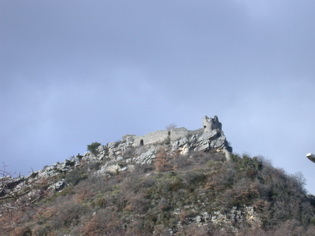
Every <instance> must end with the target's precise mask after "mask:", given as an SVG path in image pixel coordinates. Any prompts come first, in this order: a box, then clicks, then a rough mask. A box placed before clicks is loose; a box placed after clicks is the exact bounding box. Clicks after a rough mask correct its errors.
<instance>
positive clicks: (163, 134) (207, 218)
mask: <svg viewBox="0 0 315 236" xmlns="http://www.w3.org/2000/svg"><path fill="white" fill-rule="evenodd" d="M87 149H88V152H86V153H85V154H82V155H81V154H78V155H76V156H73V157H71V158H69V159H67V160H65V161H64V162H62V163H56V164H53V165H50V166H46V167H45V168H43V169H42V170H40V171H37V172H33V173H32V174H31V175H29V176H27V177H12V176H10V174H9V173H6V172H5V171H4V170H3V171H2V178H0V230H1V232H2V233H1V235H290V234H291V233H292V235H315V234H314V232H315V226H314V223H315V217H314V214H315V208H314V206H315V200H314V199H315V198H314V196H312V195H308V194H307V192H306V191H305V189H304V187H303V184H304V183H303V177H302V176H300V175H288V174H286V173H285V172H284V171H283V170H281V169H276V168H274V167H272V165H271V164H270V162H268V161H266V160H265V159H264V158H262V157H249V156H246V155H243V156H239V155H237V154H234V153H233V151H232V147H231V146H230V145H229V142H228V141H227V139H226V137H225V135H224V132H223V130H222V124H221V122H220V121H219V119H218V117H217V116H214V117H213V118H209V117H207V116H205V117H204V118H203V119H202V126H201V128H200V129H197V130H187V129H186V128H176V127H175V126H174V125H172V126H169V127H168V128H167V129H165V130H160V131H155V132H151V133H148V134H146V135H143V136H138V135H125V136H123V137H122V139H121V140H120V141H117V142H109V143H107V144H105V145H102V144H100V143H98V142H95V143H92V144H90V145H88V146H87ZM288 233H289V234H288Z"/></svg>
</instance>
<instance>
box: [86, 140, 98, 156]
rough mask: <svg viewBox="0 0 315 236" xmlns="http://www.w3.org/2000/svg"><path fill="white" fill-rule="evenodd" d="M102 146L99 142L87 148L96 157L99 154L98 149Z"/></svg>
mask: <svg viewBox="0 0 315 236" xmlns="http://www.w3.org/2000/svg"><path fill="white" fill-rule="evenodd" d="M100 145H101V144H100V143H98V142H93V143H91V144H90V145H88V146H87V150H88V151H90V152H91V153H92V154H93V155H94V156H96V155H97V154H98V149H97V148H98V147H99V146H100Z"/></svg>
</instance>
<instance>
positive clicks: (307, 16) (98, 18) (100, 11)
mask: <svg viewBox="0 0 315 236" xmlns="http://www.w3.org/2000/svg"><path fill="white" fill-rule="evenodd" d="M314 22H315V1H313V0H299V1H294V0H220V1H219V0H217V1H215V0H207V1H206V0H194V1H187V0H172V1H169V0H168V1H165V0H159V1H150V0H133V1H130V0H115V1H114V0H93V1H82V0H68V1H67V0H66V1H65V0H62V1H61V0H54V1H49V0H46V1H43V0H28V1H22V0H0V108H1V118H0V121H1V122H0V150H1V156H0V158H1V161H2V162H3V163H5V164H6V165H8V167H7V169H8V170H10V171H13V172H15V173H19V172H21V173H22V174H29V173H30V171H31V170H32V169H33V170H39V169H41V168H42V167H43V166H44V165H50V164H53V163H55V162H57V161H63V160H64V159H66V158H69V157H70V156H72V155H76V154H77V153H84V152H85V151H86V146H87V145H88V144H90V143H92V142H94V141H97V142H101V143H102V144H106V143H107V142H110V141H117V140H119V139H121V137H122V136H123V135H125V134H127V133H128V134H137V135H143V134H145V133H148V132H151V131H155V130H160V129H164V128H165V127H166V126H167V125H168V124H170V123H176V124H177V126H178V127H186V128H188V129H198V128H201V127H202V117H203V116H204V115H208V116H214V115H218V116H219V119H220V121H221V122H222V124H223V130H224V132H225V135H226V136H227V139H228V140H229V141H230V142H231V144H232V146H233V149H234V151H235V152H236V153H239V154H243V153H248V154H250V155H252V156H254V155H262V156H264V157H265V158H267V159H270V160H271V161H272V163H273V165H274V166H275V167H278V168H283V169H284V170H285V171H287V172H288V173H290V174H294V173H296V172H301V173H303V175H304V177H305V178H306V183H307V186H306V187H307V189H308V191H309V192H310V193H313V194H315V179H314V173H315V172H314V171H315V164H314V163H312V162H310V161H309V160H308V159H306V157H305V154H306V153H308V152H315V122H314V121H315V109H314V102H315V65H314V63H315V43H314V42H315V24H314Z"/></svg>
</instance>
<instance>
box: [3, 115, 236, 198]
mask: <svg viewBox="0 0 315 236" xmlns="http://www.w3.org/2000/svg"><path fill="white" fill-rule="evenodd" d="M202 125H203V126H202V128H200V129H197V130H187V129H186V128H171V129H169V130H160V131H155V132H151V133H148V134H146V135H143V136H137V135H125V136H123V137H122V140H120V141H117V142H109V143H107V144H106V145H100V146H99V147H98V148H97V150H96V154H95V153H94V154H92V153H91V152H86V153H85V154H84V155H80V154H78V155H77V156H73V157H71V158H70V159H66V160H65V161H64V162H62V163H59V162H57V163H55V164H53V165H51V166H46V167H45V168H43V169H42V170H40V171H37V172H33V173H32V174H31V175H30V176H28V177H23V178H21V177H19V178H7V179H6V181H4V178H2V181H0V182H2V183H4V182H5V184H2V185H1V183H0V197H1V196H2V197H4V196H5V195H8V194H10V193H15V194H17V195H18V193H19V192H23V191H24V189H25V188H26V186H27V188H32V186H33V185H35V184H36V183H37V182H42V181H44V180H45V179H46V180H47V179H51V178H52V177H54V176H58V175H59V174H60V173H66V172H69V171H73V170H74V169H76V168H80V166H81V163H86V162H88V163H99V164H100V168H99V170H98V171H97V172H96V174H98V175H107V174H109V175H110V174H115V173H117V172H120V171H127V170H129V171H132V170H133V169H134V166H135V165H137V164H140V165H145V164H151V163H152V162H153V160H154V159H155V157H156V154H157V153H158V152H159V149H160V148H161V147H164V148H165V149H167V150H169V151H171V152H172V151H173V152H177V153H179V154H182V155H185V154H188V153H189V152H193V151H205V152H207V151H210V150H213V151H216V152H222V153H224V154H225V158H226V160H227V161H228V160H229V159H230V154H231V153H232V148H231V147H230V145H229V143H228V142H227V139H226V137H225V135H224V133H223V130H222V124H221V122H220V121H219V119H218V117H217V116H214V117H213V118H209V117H207V116H205V117H204V118H203V123H202ZM0 180H1V178H0ZM67 184H68V183H66V182H65V180H60V181H58V182H51V183H50V187H49V189H54V190H55V191H62V189H63V188H64V187H65V186H66V185H67Z"/></svg>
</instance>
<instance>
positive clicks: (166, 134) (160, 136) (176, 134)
mask: <svg viewBox="0 0 315 236" xmlns="http://www.w3.org/2000/svg"><path fill="white" fill-rule="evenodd" d="M191 134H202V130H200V129H199V130H193V131H190V130H187V129H186V128H175V129H172V130H159V131H155V132H151V133H148V134H145V135H143V136H136V135H125V136H124V137H123V140H126V141H127V142H129V143H130V144H131V145H132V146H134V147H137V146H141V145H148V144H157V143H165V142H168V141H171V142H173V141H176V140H179V139H181V138H185V137H188V136H189V135H191Z"/></svg>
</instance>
